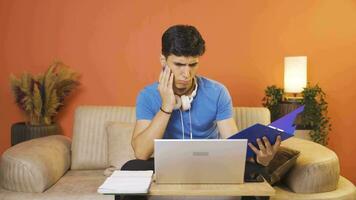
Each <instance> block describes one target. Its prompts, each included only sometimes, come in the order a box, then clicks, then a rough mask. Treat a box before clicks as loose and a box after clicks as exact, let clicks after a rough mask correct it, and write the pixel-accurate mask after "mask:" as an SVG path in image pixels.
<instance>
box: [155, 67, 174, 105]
mask: <svg viewBox="0 0 356 200" xmlns="http://www.w3.org/2000/svg"><path fill="white" fill-rule="evenodd" d="M173 77H174V75H173V73H172V72H171V69H169V67H165V69H164V70H163V71H161V73H160V75H159V84H158V91H159V94H160V95H161V99H162V109H163V110H164V111H166V112H172V111H173V108H174V105H175V102H176V100H175V96H174V92H173Z"/></svg>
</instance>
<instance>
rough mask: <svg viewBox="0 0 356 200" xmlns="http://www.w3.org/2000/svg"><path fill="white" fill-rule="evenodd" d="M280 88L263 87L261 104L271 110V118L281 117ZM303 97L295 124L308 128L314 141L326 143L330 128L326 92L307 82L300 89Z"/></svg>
mask: <svg viewBox="0 0 356 200" xmlns="http://www.w3.org/2000/svg"><path fill="white" fill-rule="evenodd" d="M283 93H284V90H283V89H282V88H278V87H277V86H275V85H272V86H268V87H267V88H266V89H265V97H264V98H263V99H262V100H263V103H262V105H263V106H264V107H267V108H268V109H269V110H270V112H271V120H272V121H274V120H276V119H278V118H280V117H281V112H280V110H281V108H280V105H281V103H283ZM302 96H303V99H302V100H301V102H300V103H301V104H302V105H305V107H304V112H303V113H302V116H301V120H300V122H299V123H298V124H297V125H298V128H300V129H310V133H309V134H310V137H311V139H312V140H313V141H314V142H317V143H320V144H323V145H327V143H328V133H329V131H330V130H331V124H330V118H329V117H328V116H327V111H328V104H327V102H326V100H325V97H326V94H325V93H324V92H323V90H322V89H321V88H320V87H319V86H318V85H317V84H316V85H315V86H311V85H310V84H308V86H307V87H305V88H304V89H303V91H302Z"/></svg>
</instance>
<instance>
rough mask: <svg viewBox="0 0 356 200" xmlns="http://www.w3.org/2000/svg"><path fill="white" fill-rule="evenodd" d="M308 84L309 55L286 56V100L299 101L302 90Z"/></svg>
mask: <svg viewBox="0 0 356 200" xmlns="http://www.w3.org/2000/svg"><path fill="white" fill-rule="evenodd" d="M306 86H307V57H306V56H292V57H285V58H284V92H285V93H286V94H285V99H286V101H290V102H298V101H300V100H301V99H302V98H303V97H302V96H301V94H300V93H301V92H302V91H303V88H305V87H306Z"/></svg>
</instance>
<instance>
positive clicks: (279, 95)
mask: <svg viewBox="0 0 356 200" xmlns="http://www.w3.org/2000/svg"><path fill="white" fill-rule="evenodd" d="M283 93H284V91H283V89H282V88H278V87H277V86H275V85H272V86H268V87H267V88H266V89H265V97H263V99H262V101H263V104H262V105H263V106H264V107H267V108H268V109H269V110H270V112H271V120H272V121H274V120H276V119H278V118H279V117H280V115H281V112H280V107H279V105H280V103H282V101H283Z"/></svg>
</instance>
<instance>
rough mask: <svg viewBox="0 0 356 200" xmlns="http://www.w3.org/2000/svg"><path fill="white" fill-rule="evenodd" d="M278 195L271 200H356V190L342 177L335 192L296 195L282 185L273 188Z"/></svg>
mask: <svg viewBox="0 0 356 200" xmlns="http://www.w3.org/2000/svg"><path fill="white" fill-rule="evenodd" d="M273 188H274V189H275V190H276V194H275V195H274V196H272V197H271V198H270V199H271V200H285V199H288V200H306V199H307V200H321V199H322V200H355V199H356V188H355V186H354V185H353V184H352V183H351V182H350V181H348V180H347V179H346V178H344V177H342V176H340V178H339V181H338V183H337V187H336V189H335V190H332V191H329V192H320V193H310V194H303V193H295V192H293V191H291V190H290V189H289V188H287V187H285V186H284V185H282V184H279V185H277V186H274V187H273Z"/></svg>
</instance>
